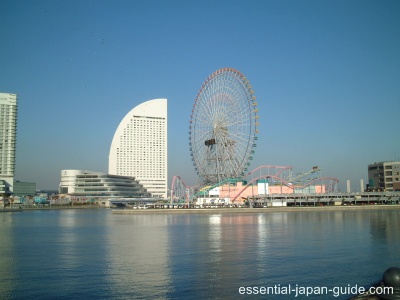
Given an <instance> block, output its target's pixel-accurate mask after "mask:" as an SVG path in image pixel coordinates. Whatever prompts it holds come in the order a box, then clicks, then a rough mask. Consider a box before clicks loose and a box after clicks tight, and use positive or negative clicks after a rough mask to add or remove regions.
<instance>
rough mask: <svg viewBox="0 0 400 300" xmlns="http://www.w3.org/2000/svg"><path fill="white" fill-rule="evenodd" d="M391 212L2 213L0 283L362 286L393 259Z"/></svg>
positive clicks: (29, 293)
mask: <svg viewBox="0 0 400 300" xmlns="http://www.w3.org/2000/svg"><path fill="white" fill-rule="evenodd" d="M399 216H400V211H399V210H393V211H378V210H377V211H326V212H325V211H320V212H276V213H275V212H272V213H265V214H263V213H250V214H212V215H206V214H199V215H183V214H161V215H158V214H157V215H113V214H111V212H110V211H108V210H64V211H42V212H40V211H32V212H23V213H17V214H12V215H11V214H0V226H1V227H0V228H1V230H2V232H1V235H0V255H1V257H3V258H4V257H7V258H9V259H2V260H1V265H0V267H1V269H2V272H1V275H0V292H1V295H2V297H3V298H5V299H7V298H8V299H16V298H20V299H28V298H30V299H33V298H37V299H54V298H62V299H76V298H95V299H101V298H103V299H111V298H112V299H149V298H151V299H153V298H157V299H176V298H179V299H199V298H204V299H207V298H213V299H218V298H219V299H227V298H237V296H238V288H239V287H240V286H254V285H259V286H270V285H274V284H282V285H283V284H288V283H292V284H304V285H307V284H308V285H310V284H311V285H313V286H316V285H326V286H332V285H335V286H338V285H342V286H347V284H358V285H368V284H370V283H372V282H374V281H375V280H377V278H379V277H380V276H381V275H382V272H383V271H384V270H385V269H386V268H387V267H390V266H396V265H398V261H400V253H399V251H398V249H399V248H400V232H399V231H398V228H399V226H400V217H399ZM60 283H62V284H60ZM269 299H274V297H269ZM275 299H279V297H278V298H275Z"/></svg>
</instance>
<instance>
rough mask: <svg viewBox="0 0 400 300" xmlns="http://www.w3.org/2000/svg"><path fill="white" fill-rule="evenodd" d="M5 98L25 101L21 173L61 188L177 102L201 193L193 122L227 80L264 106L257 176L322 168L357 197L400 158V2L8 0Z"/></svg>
mask: <svg viewBox="0 0 400 300" xmlns="http://www.w3.org/2000/svg"><path fill="white" fill-rule="evenodd" d="M0 14H1V18H0V41H1V44H0V45H1V46H0V70H1V72H0V92H6V93H16V94H18V97H19V98H18V101H19V102H18V126H17V152H16V174H15V177H16V179H17V180H20V181H28V182H36V184H37V189H52V190H55V189H58V185H59V183H60V172H61V170H64V169H80V170H91V171H99V172H108V154H109V150H110V145H111V141H112V138H113V135H114V132H115V130H116V129H117V127H118V124H119V123H120V121H121V120H122V118H123V117H124V116H125V115H126V114H127V113H128V112H129V111H130V110H131V109H133V108H134V107H135V106H137V105H139V104H140V103H142V102H145V101H147V100H151V99H156V98H167V99H168V173H169V174H168V177H169V184H171V180H172V177H173V176H174V175H179V176H180V177H181V178H182V179H183V180H184V181H185V182H186V183H187V184H189V185H191V184H194V183H195V181H196V178H197V177H196V176H197V175H196V173H195V170H194V167H193V165H192V162H191V157H190V151H189V140H188V139H189V122H190V115H191V110H192V108H193V105H194V101H195V98H196V95H197V93H198V91H199V89H200V88H201V85H202V84H203V82H204V81H205V80H206V78H207V77H208V76H209V75H210V74H211V73H213V72H214V71H216V70H218V69H220V68H224V67H229V68H234V69H237V70H239V71H240V72H241V73H243V74H244V75H245V76H246V77H247V79H248V80H249V81H250V84H251V85H252V86H253V90H254V92H255V95H256V97H257V102H258V109H259V117H260V119H259V123H260V126H259V134H258V141H257V148H255V150H256V152H255V154H254V155H253V157H254V160H253V161H252V164H251V166H250V167H249V170H251V169H254V168H256V167H258V166H261V165H280V166H292V167H293V172H294V173H298V172H305V171H308V170H309V169H311V168H312V167H313V166H318V167H319V168H320V169H321V176H326V177H335V178H337V179H339V181H340V183H339V187H340V188H341V190H342V191H345V189H346V188H345V187H346V181H347V180H350V182H351V187H352V191H357V190H359V189H360V179H364V182H365V183H367V178H368V164H371V163H373V162H379V161H392V160H399V158H400V135H399V129H400V1H397V0H395V1H391V0H387V1H371V0H351V1H348V0H346V1H342V0H337V1H330V0H324V1H319V0H316V1H314V0H310V1H308V0H307V1H302V0H300V1H299V0H296V1H292V0H279V1H274V0H271V1H269V0H264V1H255V0H249V1H242V0H241V1H236V0H229V1H222V0H221V1H220V0H214V1H209V0H201V1H195V0H182V1H176V0H169V1H161V0H159V1H156V0H146V1H133V0H131V1H121V0H112V1H111V0H110V1H109V0H103V1H88V0H71V1H59V0H49V1H45V0H34V1H28V0H27V1H21V0H16V1H14V0H13V1H11V0H1V1H0Z"/></svg>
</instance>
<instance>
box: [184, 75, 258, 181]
mask: <svg viewBox="0 0 400 300" xmlns="http://www.w3.org/2000/svg"><path fill="white" fill-rule="evenodd" d="M257 112H258V108H257V102H256V97H255V96H254V91H253V90H252V87H251V85H250V83H249V81H248V80H247V79H246V77H244V76H243V74H242V73H240V72H239V71H237V70H235V69H232V68H223V69H219V70H217V71H215V72H214V73H212V74H211V75H210V76H209V77H208V78H207V79H206V81H205V82H204V84H203V85H202V87H201V89H200V91H199V93H198V95H197V97H196V100H195V103H194V105H193V109H192V115H191V118H190V136H189V140H190V143H189V147H190V151H191V156H192V160H193V165H194V166H195V168H196V171H197V173H198V175H199V178H200V180H201V181H202V183H203V184H215V183H218V182H221V181H223V180H225V179H228V178H238V177H241V176H243V174H244V172H246V171H247V166H249V165H250V163H249V161H250V160H251V159H252V155H253V153H254V149H253V148H254V147H255V146H256V145H255V140H257V137H256V134H257V133H258V129H257V126H258V115H257Z"/></svg>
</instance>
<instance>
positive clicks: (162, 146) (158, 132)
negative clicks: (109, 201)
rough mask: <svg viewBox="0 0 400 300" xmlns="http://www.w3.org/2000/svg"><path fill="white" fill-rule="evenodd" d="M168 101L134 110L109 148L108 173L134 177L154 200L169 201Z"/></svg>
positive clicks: (122, 124) (120, 126)
mask: <svg viewBox="0 0 400 300" xmlns="http://www.w3.org/2000/svg"><path fill="white" fill-rule="evenodd" d="M167 171H168V170H167V99H154V100H149V101H146V102H144V103H142V104H139V105H138V106H136V107H135V108H133V109H132V110H131V111H130V112H129V113H128V114H127V115H126V116H125V117H124V118H123V119H122V121H121V123H120V124H119V126H118V128H117V130H116V131H115V134H114V138H113V140H112V143H111V147H110V154H109V164H108V173H109V174H115V175H124V176H132V177H135V179H136V180H138V181H139V182H140V184H142V185H143V186H144V187H145V188H146V189H147V191H148V192H149V193H151V195H152V197H162V198H166V197H167Z"/></svg>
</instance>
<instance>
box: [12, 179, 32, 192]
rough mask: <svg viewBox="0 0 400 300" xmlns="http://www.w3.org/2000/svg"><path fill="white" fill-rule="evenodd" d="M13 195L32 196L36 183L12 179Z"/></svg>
mask: <svg viewBox="0 0 400 300" xmlns="http://www.w3.org/2000/svg"><path fill="white" fill-rule="evenodd" d="M13 195H14V196H34V195H36V183H34V182H21V181H14V192H13Z"/></svg>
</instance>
